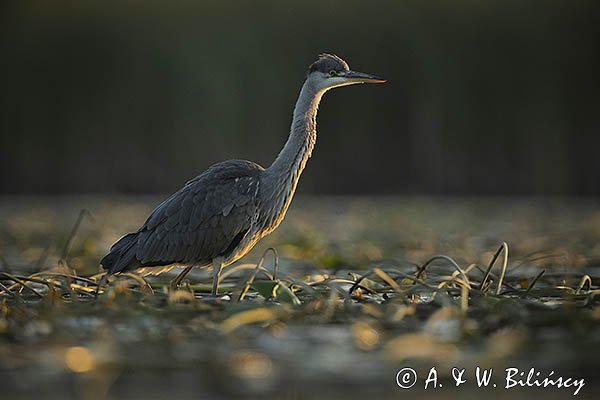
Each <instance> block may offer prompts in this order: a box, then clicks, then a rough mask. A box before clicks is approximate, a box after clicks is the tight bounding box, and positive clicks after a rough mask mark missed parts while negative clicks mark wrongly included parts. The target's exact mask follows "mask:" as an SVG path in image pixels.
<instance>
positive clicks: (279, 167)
mask: <svg viewBox="0 0 600 400" xmlns="http://www.w3.org/2000/svg"><path fill="white" fill-rule="evenodd" d="M323 93H324V91H323V90H319V89H317V88H316V87H315V86H314V85H313V84H312V83H311V82H310V81H309V80H306V82H304V85H303V86H302V90H301V91H300V95H299V96H298V101H297V102H296V107H295V108H294V117H293V120H292V128H291V132H290V137H289V138H288V140H287V142H286V143H285V146H284V147H283V149H282V150H281V152H280V153H279V155H278V156H277V158H276V159H275V161H273V164H271V166H270V167H269V168H267V171H268V173H269V174H270V175H272V177H273V178H275V179H276V180H279V181H280V183H283V182H285V183H288V184H291V185H292V191H293V190H294V189H295V187H296V184H297V182H298V179H299V178H300V174H301V173H302V170H303V169H304V167H305V166H306V162H307V161H308V159H309V158H310V155H311V153H312V150H313V147H314V146H315V141H316V140H317V111H318V109H319V102H320V101H321V97H323ZM281 181H283V182H281Z"/></svg>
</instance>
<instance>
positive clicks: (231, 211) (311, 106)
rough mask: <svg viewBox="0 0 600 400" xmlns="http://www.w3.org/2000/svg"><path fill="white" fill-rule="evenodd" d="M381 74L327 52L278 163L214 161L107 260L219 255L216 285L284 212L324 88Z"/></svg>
mask: <svg viewBox="0 0 600 400" xmlns="http://www.w3.org/2000/svg"><path fill="white" fill-rule="evenodd" d="M334 73H335V75H333V74H334ZM351 74H355V75H356V76H355V77H350V76H351ZM326 75H328V76H329V77H331V79H328V78H327V76H326ZM342 75H343V79H345V80H342ZM346 76H348V77H346ZM334 78H336V79H334ZM359 79H361V80H359ZM377 81H382V80H381V79H379V78H376V77H372V76H369V75H366V74H360V73H354V72H352V71H350V70H349V69H348V65H347V64H346V63H345V62H344V61H343V60H341V59H339V58H338V57H336V56H331V55H323V56H321V57H320V58H319V60H318V61H317V62H315V63H314V64H313V65H312V66H311V69H310V71H309V75H308V77H307V80H306V81H305V83H304V85H303V86H302V90H301V91H300V95H299V97H298V101H297V103H296V107H295V109H294V115H293V121H292V127H291V132H290V136H289V138H288V141H287V142H286V144H285V146H284V148H283V150H282V151H281V152H280V153H279V155H278V156H277V158H276V159H275V161H274V162H273V163H272V164H271V166H269V167H268V168H266V169H264V168H262V167H261V166H260V165H258V164H256V163H253V162H251V161H244V160H229V161H224V162H221V163H218V164H215V165H213V166H211V167H210V168H209V169H207V170H206V171H205V172H203V173H202V174H200V175H198V176H197V177H196V178H194V179H192V180H191V181H189V182H188V183H187V184H186V185H185V186H184V187H183V188H181V189H180V190H179V191H178V192H176V193H175V194H173V195H172V196H171V197H169V198H168V199H166V200H165V201H163V202H162V203H161V204H160V205H159V206H158V207H156V209H155V210H154V211H153V212H152V213H151V214H150V216H149V217H148V219H147V220H146V222H145V223H144V225H143V226H142V227H141V228H140V229H139V230H138V231H137V232H134V233H129V234H127V235H125V236H124V237H122V238H121V239H120V240H119V241H117V242H116V243H115V244H114V245H113V246H112V247H111V250H110V252H109V254H107V255H106V256H105V257H104V258H103V259H102V261H101V264H102V265H103V267H104V268H105V269H107V270H108V271H109V273H117V272H124V271H131V270H137V269H140V268H144V269H145V270H152V269H155V270H157V271H158V270H162V269H163V268H158V267H164V266H172V265H178V266H186V267H188V268H186V270H185V271H184V272H185V273H187V272H189V270H190V269H191V267H193V266H207V265H210V264H215V262H216V263H217V264H218V265H217V266H216V268H215V269H218V270H217V271H216V277H215V286H214V290H213V291H216V285H217V284H218V273H219V271H220V269H221V267H222V266H225V265H229V264H231V263H233V262H235V261H236V260H238V259H240V258H241V257H243V256H244V255H245V254H246V253H248V251H250V250H251V249H252V247H253V246H254V245H255V244H256V243H257V242H258V241H259V240H260V239H262V238H263V237H265V236H266V235H268V234H269V233H271V232H272V231H273V230H275V228H277V226H279V224H280V223H281V221H282V220H283V218H284V216H285V213H286V211H287V209H288V207H289V205H290V203H291V201H292V198H293V196H294V192H295V190H296V186H297V184H298V180H299V178H300V174H301V173H302V171H303V169H304V167H305V166H306V162H307V161H308V159H309V158H310V156H311V153H312V150H313V147H314V144H315V141H316V116H317V110H318V107H319V102H320V101H321V97H322V96H323V94H324V93H325V92H326V91H327V90H328V89H330V88H332V87H336V86H344V85H348V84H351V83H362V82H377ZM182 275H184V274H182ZM182 275H180V277H178V279H177V283H179V281H180V280H181V278H182V277H183V276H182Z"/></svg>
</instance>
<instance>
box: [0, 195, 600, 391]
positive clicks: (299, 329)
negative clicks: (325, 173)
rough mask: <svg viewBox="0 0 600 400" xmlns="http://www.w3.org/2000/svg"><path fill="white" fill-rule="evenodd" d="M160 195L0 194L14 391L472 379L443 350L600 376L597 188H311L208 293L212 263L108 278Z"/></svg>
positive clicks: (4, 370)
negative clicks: (180, 282)
mask: <svg viewBox="0 0 600 400" xmlns="http://www.w3.org/2000/svg"><path fill="white" fill-rule="evenodd" d="M157 200H158V199H155V198H120V199H101V198H86V197H80V198H71V199H62V198H23V199H15V198H8V199H3V200H2V201H0V221H1V223H0V254H1V256H2V257H1V258H0V262H1V263H2V265H1V267H0V270H1V271H2V273H1V276H0V283H1V284H2V286H0V385H1V386H2V388H3V389H2V390H3V393H5V394H6V395H7V396H9V397H6V398H11V397H10V396H12V398H20V397H25V396H31V395H42V394H43V397H44V398H65V397H69V396H70V397H77V398H104V397H107V396H108V397H112V398H119V397H140V394H143V397H144V398H163V397H165V396H169V395H173V396H175V394H177V397H178V398H226V397H242V396H246V397H251V398H252V397H256V398H259V397H260V398H264V397H265V396H267V397H270V398H282V399H300V398H302V399H304V398H329V397H331V396H332V395H333V394H334V393H335V394H336V395H339V394H340V393H341V394H343V395H344V396H345V397H346V398H350V399H353V398H364V396H366V395H370V396H375V398H398V397H400V396H403V395H407V394H411V395H414V394H418V393H421V391H422V381H421V382H420V383H419V385H417V386H415V388H414V389H412V391H402V390H401V389H399V388H398V387H397V385H396V383H395V375H396V372H397V371H398V370H399V369H400V368H402V367H403V366H411V367H413V368H415V369H417V371H419V376H426V374H427V371H428V370H429V368H430V367H431V366H436V367H437V369H438V371H439V373H440V379H441V380H442V382H446V381H448V383H449V384H448V385H444V388H443V389H439V390H437V391H434V392H432V391H428V392H427V394H428V396H429V397H432V398H437V397H444V398H459V397H460V398H464V395H465V393H468V392H469V390H475V389H476V388H475V387H473V385H471V386H470V387H469V388H466V389H463V388H461V389H456V388H452V386H453V385H452V384H451V383H452V381H451V376H450V371H451V368H452V367H454V366H462V367H464V368H467V369H472V368H474V367H475V366H482V367H486V368H498V369H503V368H506V367H509V366H510V367H519V368H523V369H528V368H530V367H535V368H536V369H538V370H542V371H549V370H555V371H557V373H558V372H559V373H561V374H563V375H569V374H570V375H571V376H577V377H580V378H586V381H587V383H586V387H585V388H584V389H583V391H582V392H581V393H580V394H579V397H584V398H585V397H586V396H591V397H593V395H594V394H597V393H598V387H597V385H596V386H594V385H595V384H596V382H595V381H597V379H598V372H597V371H598V366H599V364H598V355H599V353H598V350H597V349H598V346H599V345H600V333H599V332H600V331H599V330H598V327H599V326H600V324H599V321H600V307H599V306H600V290H599V289H598V282H599V281H600V269H599V266H600V209H599V208H598V207H597V205H596V203H595V202H592V201H585V200H571V201H568V200H560V199H554V200H548V199H541V198H531V199H494V200H492V199H458V198H448V199H430V198H393V197H390V198H375V199H372V198H343V197H331V198H328V197H313V198H306V197H304V198H299V199H297V200H296V202H295V203H296V204H295V205H294V206H293V207H292V210H291V211H290V213H289V215H288V217H287V218H286V221H285V222H284V224H282V226H281V227H280V229H279V230H278V231H276V233H274V234H273V235H272V236H271V237H269V238H268V239H266V240H265V241H264V242H261V243H260V244H259V245H258V246H257V248H256V249H255V250H253V252H252V253H250V254H249V255H248V256H246V257H245V258H244V259H243V260H242V262H238V263H236V264H234V265H232V266H230V267H228V269H226V270H225V275H224V279H223V283H222V287H221V294H222V296H221V297H220V298H219V299H214V298H210V297H209V296H207V294H208V293H209V291H210V272H209V271H194V272H193V273H192V275H191V276H190V277H189V279H188V282H187V283H186V284H185V285H184V286H183V287H182V288H181V290H179V291H177V292H174V293H169V292H168V291H167V286H168V281H169V279H170V278H171V277H172V276H171V275H161V276H159V277H148V278H146V279H142V278H139V277H137V276H135V275H126V276H117V277H114V278H113V279H111V280H110V281H109V283H108V284H107V285H105V286H99V285H98V283H99V282H100V279H101V277H102V276H101V275H100V274H99V273H100V270H99V266H98V260H99V258H100V257H101V256H102V255H103V253H104V252H105V251H106V250H107V249H108V247H109V246H110V244H111V243H112V242H113V241H114V240H115V239H117V238H118V237H119V236H120V235H121V234H123V233H124V232H126V231H127V230H128V229H134V228H135V227H136V226H138V225H139V224H140V222H142V220H143V219H144V217H145V216H146V215H147V213H148V211H149V210H150V209H151V207H152V206H153V205H154V204H156V201H157ZM82 207H84V208H85V209H86V210H88V211H85V212H83V213H80V209H81V208H82ZM78 216H79V217H80V218H78ZM76 222H77V223H76ZM504 242H505V244H503V243H504ZM269 248H274V249H276V252H275V251H271V250H269ZM419 387H421V388H420V389H419ZM482 390H483V389H482ZM485 390H486V391H487V392H484V393H481V394H485V393H488V394H493V395H494V396H496V397H498V398H504V397H511V398H519V396H521V397H523V398H526V397H527V396H530V395H532V394H534V393H543V394H544V396H546V397H547V398H564V397H566V396H571V395H572V392H571V391H565V389H544V390H541V389H537V390H540V391H539V392H536V389H523V390H522V391H521V390H518V391H504V390H500V389H497V390H495V391H493V389H485ZM473 393H475V394H474V395H477V393H476V392H473ZM3 398H4V397H3Z"/></svg>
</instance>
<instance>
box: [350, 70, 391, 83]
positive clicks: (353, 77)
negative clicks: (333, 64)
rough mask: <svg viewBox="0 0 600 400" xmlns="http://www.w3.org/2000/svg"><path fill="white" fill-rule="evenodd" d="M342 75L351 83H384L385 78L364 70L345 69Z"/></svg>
mask: <svg viewBox="0 0 600 400" xmlns="http://www.w3.org/2000/svg"><path fill="white" fill-rule="evenodd" d="M342 77H343V78H344V79H346V80H347V81H348V82H352V83H384V82H385V79H383V78H381V77H379V76H375V75H370V74H365V73H364V72H356V71H346V72H345V73H344V74H343V75H342Z"/></svg>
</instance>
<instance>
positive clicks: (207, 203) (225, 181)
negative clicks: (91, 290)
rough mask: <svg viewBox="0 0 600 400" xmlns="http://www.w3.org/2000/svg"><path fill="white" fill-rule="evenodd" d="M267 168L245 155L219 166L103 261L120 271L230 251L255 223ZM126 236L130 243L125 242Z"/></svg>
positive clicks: (208, 257) (167, 204)
mask: <svg viewBox="0 0 600 400" xmlns="http://www.w3.org/2000/svg"><path fill="white" fill-rule="evenodd" d="M262 171H263V168H262V167H260V166H259V165H257V164H255V163H252V162H250V161H242V160H229V161H225V162H222V163H219V164H215V165H213V166H212V167H210V168H209V169H208V170H206V171H205V172H204V173H202V174H201V175H199V176H197V177H196V178H194V179H192V180H191V181H189V182H187V183H186V185H185V186H184V187H183V188H181V189H180V190H179V191H178V192H176V193H175V194H173V195H172V196H170V197H169V198H168V199H166V200H165V201H163V202H162V203H161V204H160V205H158V207H156V209H155V210H154V211H153V212H152V213H151V214H150V216H149V217H148V219H147V220H146V223H145V224H144V225H143V226H142V227H141V228H140V229H139V230H138V231H137V232H136V233H133V234H129V235H127V236H125V237H123V239H121V240H120V241H119V242H117V243H116V244H115V245H114V246H113V248H111V252H110V253H109V254H108V255H107V256H106V257H105V258H104V259H103V260H102V261H101V264H102V265H103V266H104V267H105V268H106V269H108V270H109V271H111V272H119V271H125V270H131V269H135V268H137V267H141V266H158V265H168V264H173V263H209V262H210V261H211V260H212V259H213V258H215V257H217V256H222V255H225V254H224V253H226V252H227V251H231V250H233V248H234V247H235V246H233V248H232V242H233V241H235V240H237V241H238V242H239V240H241V237H240V235H241V234H245V233H246V232H247V231H248V230H249V228H250V226H251V223H252V221H253V218H254V216H255V214H256V212H257V210H256V207H257V202H256V198H255V194H256V192H257V188H258V185H259V175H260V173H261V172H262ZM242 236H243V235H242ZM125 238H127V243H121V241H123V240H124V239H125ZM123 249H125V250H126V251H125V250H123ZM117 251H118V252H119V254H114V253H116V252H117Z"/></svg>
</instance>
